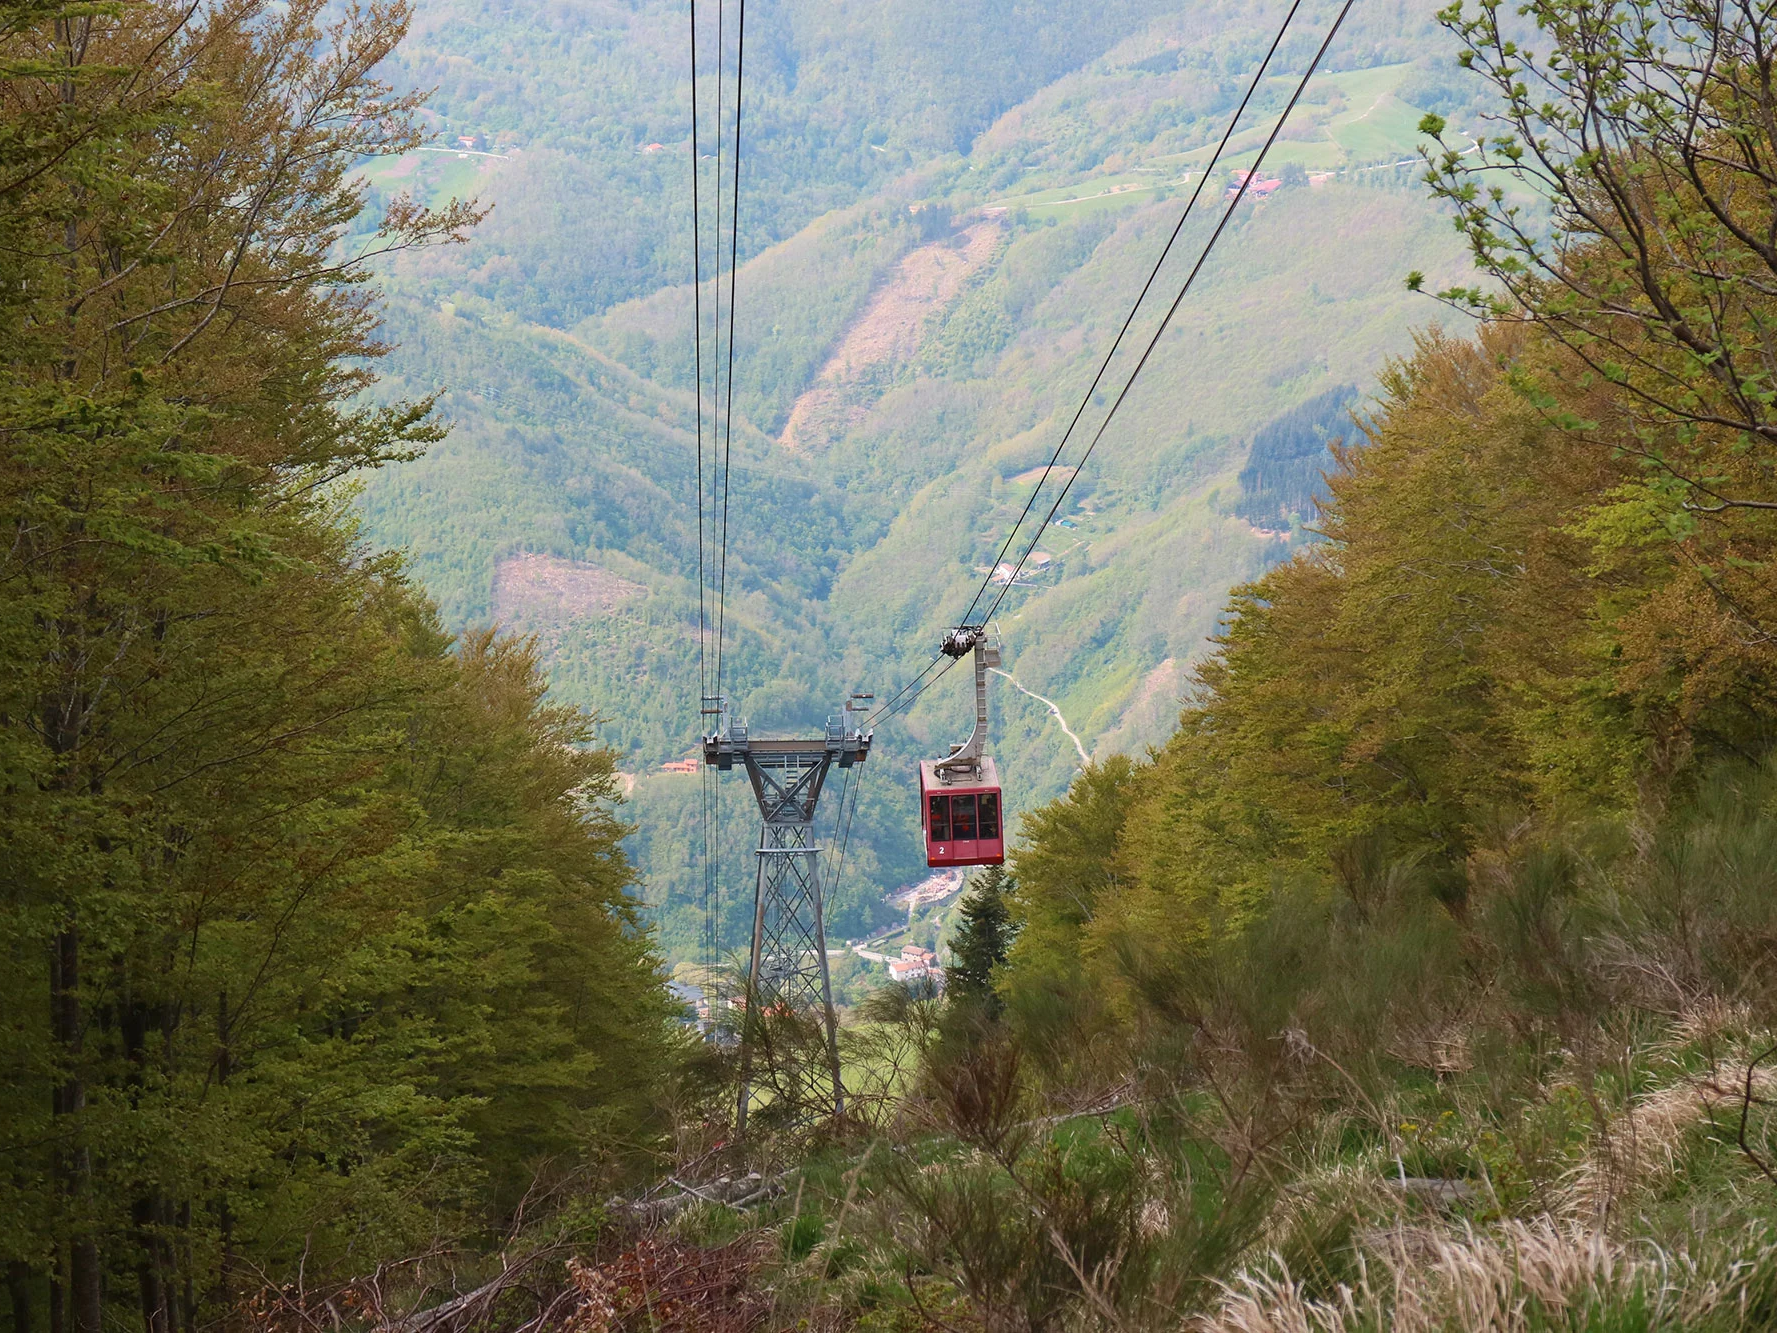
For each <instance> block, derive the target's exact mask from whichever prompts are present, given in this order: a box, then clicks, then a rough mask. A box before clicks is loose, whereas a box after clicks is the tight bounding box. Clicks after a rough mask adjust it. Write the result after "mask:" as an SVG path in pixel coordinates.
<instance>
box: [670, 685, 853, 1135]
mask: <svg viewBox="0 0 1777 1333" xmlns="http://www.w3.org/2000/svg"><path fill="white" fill-rule="evenodd" d="M868 698H869V696H867V695H854V696H852V698H851V699H850V700H849V701H848V702H847V703H846V705H845V711H844V714H843V716H842V717H841V718H839V719H838V720H832V721H829V722H828V723H827V728H826V733H825V734H824V735H823V736H820V737H818V738H814V739H808V740H803V739H779V738H766V737H755V736H750V735H749V734H748V732H747V726H746V723H745V722H734V721H731V720H730V719H729V717H728V713H727V710H726V708H725V706H724V705H723V704H722V703H721V702H719V701H713V702H715V703H716V707H715V708H714V709H712V710H710V711H713V712H716V713H717V714H718V716H719V717H720V723H719V725H718V728H717V730H716V731H715V732H713V733H712V734H710V735H707V736H705V737H704V738H703V761H704V763H706V764H710V765H712V766H714V767H715V768H716V769H717V770H718V771H720V772H724V773H725V772H727V771H729V770H730V769H732V768H733V767H734V766H735V765H736V764H737V763H738V764H739V765H741V766H742V767H743V768H744V769H745V770H746V774H747V780H748V781H749V782H751V783H752V786H753V796H754V798H755V799H756V800H757V801H758V803H759V846H758V849H757V851H756V852H755V856H754V859H755V860H756V861H757V862H758V865H757V870H756V874H755V878H754V883H753V944H752V950H751V954H750V961H749V966H748V969H747V978H746V997H745V1001H746V1009H745V1011H744V1013H743V1016H742V1019H741V1046H740V1064H741V1075H740V1100H739V1105H738V1107H737V1108H736V1113H735V1128H736V1132H737V1133H745V1131H746V1125H747V1112H748V1110H749V1109H750V1108H751V1103H752V1097H753V1087H752V1072H753V1070H752V1060H753V1056H754V1053H755V1051H754V1048H755V1046H756V1044H757V1042H758V1040H759V1035H760V1024H761V1021H762V1020H763V1019H765V1018H766V1017H768V1016H770V1015H773V1014H777V1013H787V1014H791V1015H797V1016H804V1017H806V1016H813V1017H814V1019H815V1021H816V1022H817V1023H818V1025H819V1027H820V1030H821V1035H822V1039H823V1045H824V1047H825V1058H824V1059H823V1060H822V1061H821V1062H820V1063H819V1064H813V1063H810V1062H809V1061H807V1060H806V1058H805V1056H804V1053H786V1054H788V1055H789V1057H790V1059H791V1060H792V1061H793V1063H792V1064H790V1065H789V1066H788V1067H784V1068H778V1069H776V1070H775V1071H774V1073H775V1074H776V1075H777V1077H778V1078H779V1079H780V1080H788V1083H789V1085H790V1086H789V1087H787V1088H786V1089H783V1090H785V1091H788V1092H790V1093H792V1094H793V1095H794V1096H796V1098H797V1099H798V1101H800V1102H801V1103H802V1104H804V1105H814V1104H823V1105H828V1106H831V1107H832V1109H833V1113H834V1114H836V1115H837V1114H841V1113H843V1112H844V1110H845V1087H844V1084H843V1083H842V1082H841V1081H840V1071H839V1040H838V1027H837V1022H836V1020H835V1018H834V1013H833V983H832V979H831V977H830V975H829V973H828V970H827V927H826V920H825V917H824V915H823V906H822V901H821V874H820V853H821V850H822V849H821V848H820V847H819V846H818V845H817V844H816V843H815V840H814V820H815V810H816V808H817V807H818V806H819V804H820V799H821V788H822V787H823V786H824V785H825V784H826V781H827V774H828V773H829V772H830V771H831V770H832V768H833V765H835V764H838V765H839V767H840V768H850V767H852V766H853V765H855V764H861V763H863V762H864V760H865V759H866V758H868V757H869V754H870V738H871V735H872V734H873V733H871V732H868V731H863V730H861V729H860V727H859V726H858V725H857V722H856V720H855V716H854V715H855V714H856V713H857V712H859V711H861V701H862V700H866V699H868ZM707 707H708V705H706V708H707Z"/></svg>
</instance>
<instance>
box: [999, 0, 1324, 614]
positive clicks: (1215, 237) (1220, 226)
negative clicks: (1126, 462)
mask: <svg viewBox="0 0 1777 1333" xmlns="http://www.w3.org/2000/svg"><path fill="white" fill-rule="evenodd" d="M1355 3H1356V0H1345V4H1344V5H1343V6H1342V7H1341V8H1340V10H1339V13H1338V16H1337V17H1335V18H1334V19H1333V26H1332V27H1331V28H1329V29H1327V35H1326V37H1325V39H1324V40H1322V42H1321V44H1320V49H1319V50H1317V51H1316V52H1315V53H1314V59H1313V60H1311V61H1309V62H1308V68H1307V69H1306V70H1304V71H1303V72H1302V77H1301V79H1300V80H1298V81H1297V83H1296V91H1295V92H1294V93H1292V94H1290V100H1289V104H1288V105H1287V106H1285V107H1284V109H1283V114H1282V115H1281V116H1279V117H1278V118H1277V124H1275V125H1273V126H1272V127H1271V133H1270V134H1269V135H1267V136H1266V138H1265V146H1264V147H1263V148H1261V149H1259V155H1258V157H1257V158H1255V159H1254V161H1253V165H1252V167H1251V169H1250V170H1249V171H1248V172H1247V173H1246V176H1245V177H1244V178H1243V179H1242V180H1241V182H1240V188H1239V189H1238V190H1236V191H1235V192H1234V197H1233V198H1232V199H1230V200H1229V201H1228V207H1227V208H1226V209H1224V210H1223V211H1222V220H1221V221H1220V222H1218V223H1217V224H1216V229H1215V231H1214V232H1213V233H1212V234H1211V235H1210V238H1209V240H1208V241H1206V242H1205V243H1204V246H1203V250H1202V253H1200V254H1199V255H1198V256H1197V262H1196V263H1195V264H1193V265H1192V266H1191V271H1190V272H1189V273H1188V274H1186V275H1185V281H1184V284H1183V285H1182V286H1181V287H1180V288H1179V291H1178V295H1177V296H1175V297H1173V298H1172V304H1171V305H1170V306H1168V307H1167V309H1166V315H1165V317H1164V318H1162V319H1161V321H1160V326H1159V327H1158V328H1156V329H1155V330H1154V336H1153V337H1151V338H1149V339H1148V345H1147V347H1146V348H1145V349H1143V351H1142V354H1141V359H1140V360H1139V361H1137V362H1136V363H1135V369H1134V370H1132V371H1130V372H1129V378H1128V379H1127V380H1125V381H1124V383H1123V388H1122V390H1121V391H1120V392H1119V393H1118V394H1117V397H1116V401H1115V402H1113V403H1112V404H1111V409H1110V411H1108V412H1106V413H1105V417H1104V420H1103V421H1101V422H1100V423H1099V425H1098V430H1097V431H1096V432H1094V434H1093V436H1092V442H1091V443H1090V444H1088V445H1087V446H1086V452H1085V453H1083V454H1081V455H1080V461H1079V463H1078V464H1077V465H1076V467H1075V469H1074V472H1073V475H1072V476H1070V477H1069V478H1068V479H1067V482H1066V484H1065V485H1063V486H1062V488H1061V493H1060V494H1059V495H1057V496H1056V497H1055V503H1054V504H1052V505H1050V506H1049V512H1048V514H1047V515H1046V516H1045V517H1044V519H1043V522H1042V523H1041V525H1040V526H1039V527H1038V528H1037V530H1036V533H1035V535H1033V536H1032V537H1031V539H1030V544H1029V545H1028V546H1026V547H1025V548H1024V554H1023V555H1021V556H1019V557H1018V564H1017V565H1016V566H1014V568H1013V570H1012V577H1011V578H1009V579H1007V580H1006V584H1005V587H1003V588H1001V589H1000V592H999V596H998V597H995V598H994V599H993V605H992V606H990V607H989V608H988V610H987V615H986V617H985V619H988V620H991V619H993V613H994V612H995V611H997V610H999V607H1000V603H1001V602H1003V601H1004V600H1005V599H1006V593H1007V592H1009V591H1010V590H1011V587H1012V582H1013V580H1014V579H1016V578H1017V577H1018V574H1019V572H1020V571H1021V570H1023V568H1024V562H1025V561H1026V560H1028V559H1030V555H1031V552H1032V551H1034V550H1036V546H1037V542H1038V541H1040V540H1041V539H1042V536H1043V533H1044V531H1046V530H1047V528H1048V526H1049V524H1050V523H1052V522H1054V521H1055V515H1056V514H1057V513H1059V512H1060V510H1061V504H1062V501H1064V500H1066V499H1067V493H1068V492H1069V491H1070V490H1072V489H1073V485H1074V482H1075V481H1076V480H1078V478H1079V475H1080V471H1081V469H1083V468H1084V467H1085V466H1086V462H1087V460H1088V459H1090V458H1091V457H1092V451H1093V450H1095V449H1097V448H1098V442H1099V441H1100V440H1102V439H1103V438H1104V433H1105V431H1106V429H1108V428H1109V426H1110V424H1111V421H1112V420H1113V419H1114V418H1115V417H1116V415H1117V409H1118V408H1120V407H1122V406H1123V400H1124V399H1125V398H1127V397H1128V396H1129V390H1130V389H1131V388H1133V387H1134V385H1135V381H1136V377H1137V376H1139V375H1140V374H1141V372H1142V367H1144V366H1146V365H1147V364H1148V358H1149V357H1150V356H1152V355H1153V354H1154V348H1155V347H1157V346H1159V344H1160V338H1161V336H1162V335H1163V334H1164V333H1165V332H1166V330H1167V327H1168V326H1169V325H1170V324H1171V323H1172V317H1173V316H1174V315H1176V314H1177V313H1178V308H1179V306H1180V305H1181V304H1182V303H1183V301H1184V299H1185V294H1186V293H1187V292H1189V291H1190V290H1191V284H1192V283H1194V282H1196V281H1197V275H1198V274H1199V273H1201V272H1202V271H1203V265H1204V264H1205V263H1206V262H1208V260H1209V256H1210V252H1211V251H1213V250H1214V249H1215V246H1216V242H1217V241H1219V240H1220V239H1221V237H1222V232H1223V231H1225V230H1226V229H1227V226H1228V223H1229V221H1230V220H1232V218H1233V217H1234V210H1235V209H1237V208H1239V207H1240V201H1241V200H1242V199H1244V198H1245V197H1246V191H1247V187H1248V186H1249V185H1251V184H1252V183H1253V181H1254V179H1255V178H1256V177H1257V176H1258V174H1259V168H1260V167H1262V166H1263V165H1264V164H1265V158H1266V157H1267V156H1268V155H1269V154H1270V152H1271V145H1272V144H1274V143H1276V142H1277V136H1278V135H1279V134H1280V133H1282V132H1283V127H1284V123H1285V122H1286V121H1287V120H1288V119H1289V117H1290V112H1292V111H1294V110H1295V109H1296V103H1297V102H1299V101H1300V100H1301V98H1302V94H1303V92H1304V91H1306V90H1307V87H1308V81H1309V80H1310V79H1312V78H1313V77H1314V72H1315V70H1317V69H1319V68H1320V62H1321V60H1322V59H1323V58H1325V56H1326V53H1327V48H1328V47H1330V46H1332V44H1333V38H1335V37H1336V36H1338V35H1339V28H1340V26H1341V25H1342V24H1343V23H1344V22H1345V16H1346V15H1347V14H1349V13H1350V12H1351V7H1352V5H1353V4H1355Z"/></svg>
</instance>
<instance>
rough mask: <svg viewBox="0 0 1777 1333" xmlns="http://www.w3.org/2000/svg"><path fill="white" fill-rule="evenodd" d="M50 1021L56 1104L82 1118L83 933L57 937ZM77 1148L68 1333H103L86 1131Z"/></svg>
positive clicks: (67, 1154)
mask: <svg viewBox="0 0 1777 1333" xmlns="http://www.w3.org/2000/svg"><path fill="white" fill-rule="evenodd" d="M50 987H51V996H50V1000H51V1015H52V1020H51V1021H52V1022H53V1023H54V1024H55V1028H56V1033H55V1035H56V1044H57V1046H59V1047H60V1049H61V1055H62V1059H63V1061H64V1067H65V1069H66V1076H65V1077H64V1078H63V1080H62V1085H61V1088H60V1089H59V1091H58V1095H57V1096H56V1099H55V1108H54V1109H55V1112H56V1114H57V1115H59V1116H79V1115H80V1113H81V1112H82V1111H84V1110H85V1109H86V1083H85V1082H84V1080H83V1079H82V1078H81V1073H80V1063H81V1045H82V1040H83V1037H82V1031H81V1027H82V1020H81V1012H80V929H79V927H78V926H75V925H72V924H70V925H69V926H67V927H66V928H65V929H64V930H63V931H62V933H61V934H60V935H59V936H57V937H56V947H55V959H54V966H53V967H52V968H51V970H50ZM73 1139H74V1146H73V1147H72V1148H70V1149H67V1150H65V1151H64V1152H63V1154H62V1170H61V1172H60V1174H61V1177H62V1195H63V1199H64V1201H65V1202H66V1203H67V1205H68V1212H69V1214H70V1217H71V1219H72V1221H73V1222H74V1227H75V1233H74V1239H73V1241H72V1243H71V1244H70V1245H69V1247H68V1295H67V1309H66V1311H65V1312H64V1317H65V1319H66V1320H67V1333H99V1324H100V1318H101V1310H102V1307H103V1297H102V1295H101V1291H100V1286H99V1245H98V1241H97V1240H96V1239H95V1238H94V1237H93V1235H92V1233H91V1231H90V1230H88V1229H87V1228H89V1227H90V1226H91V1219H90V1218H88V1217H86V1216H84V1214H85V1213H86V1210H87V1206H88V1204H89V1202H90V1200H91V1197H92V1179H93V1161H92V1149H90V1148H89V1147H88V1146H87V1144H86V1136H85V1132H84V1129H83V1128H82V1127H80V1126H79V1125H76V1126H75V1129H74V1135H73Z"/></svg>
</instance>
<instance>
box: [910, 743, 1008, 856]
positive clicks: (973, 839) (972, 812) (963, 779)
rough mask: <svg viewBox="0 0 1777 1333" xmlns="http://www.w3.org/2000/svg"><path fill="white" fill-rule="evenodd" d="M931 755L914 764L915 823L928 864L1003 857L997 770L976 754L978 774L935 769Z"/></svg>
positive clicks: (1003, 832) (936, 765) (1004, 842)
mask: <svg viewBox="0 0 1777 1333" xmlns="http://www.w3.org/2000/svg"><path fill="white" fill-rule="evenodd" d="M937 767H938V764H937V761H935V760H929V759H928V760H925V761H923V762H922V763H921V764H920V766H919V807H920V823H921V825H922V827H923V829H924V831H925V839H926V864H927V865H928V866H997V865H1000V864H1002V863H1003V862H1004V861H1005V859H1006V832H1005V825H1004V821H1003V819H1002V812H1001V805H1000V776H999V772H998V770H996V769H995V768H994V765H993V760H992V759H989V758H987V757H985V756H983V757H982V759H981V770H980V774H979V776H977V775H975V774H970V775H967V776H952V775H948V774H942V775H941V774H939V773H938V772H937Z"/></svg>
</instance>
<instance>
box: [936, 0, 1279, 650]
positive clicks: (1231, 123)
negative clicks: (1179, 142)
mask: <svg viewBox="0 0 1777 1333" xmlns="http://www.w3.org/2000/svg"><path fill="white" fill-rule="evenodd" d="M1301 7H1302V0H1294V3H1293V4H1291V5H1290V8H1289V12H1288V13H1287V14H1285V15H1284V16H1283V23H1282V24H1281V25H1280V26H1279V27H1278V29H1277V35H1276V36H1275V37H1273V38H1272V39H1271V45H1270V47H1269V48H1268V49H1267V50H1266V52H1265V58H1264V59H1263V60H1261V61H1260V62H1259V67H1258V69H1257V70H1255V71H1254V72H1253V77H1252V82H1251V83H1249V84H1247V86H1246V95H1245V96H1244V97H1242V98H1241V99H1240V105H1239V106H1237V107H1235V108H1234V114H1233V115H1232V116H1230V117H1229V119H1228V128H1227V130H1226V131H1224V132H1223V134H1222V139H1221V142H1220V143H1218V144H1217V145H1216V149H1215V152H1214V153H1213V154H1211V155H1210V159H1209V162H1208V164H1207V165H1206V166H1205V167H1204V168H1203V174H1202V175H1201V176H1200V177H1198V179H1197V188H1196V189H1194V190H1192V191H1191V197H1190V198H1189V199H1188V200H1186V201H1185V207H1184V211H1183V212H1181V213H1180V214H1179V219H1178V221H1177V222H1176V223H1174V224H1173V228H1172V234H1171V235H1170V236H1168V237H1167V238H1166V244H1165V245H1164V246H1163V247H1161V250H1160V255H1159V257H1158V258H1157V259H1155V260H1154V267H1153V268H1152V269H1150V270H1149V271H1148V280H1147V281H1146V282H1144V283H1143V284H1142V287H1141V293H1140V294H1139V295H1138V296H1137V297H1136V298H1135V303H1134V304H1133V305H1131V306H1130V307H1129V314H1128V315H1126V316H1125V317H1124V319H1123V327H1122V328H1120V329H1118V330H1117V336H1116V337H1115V338H1114V339H1112V340H1111V346H1110V350H1109V351H1107V352H1106V353H1105V354H1104V360H1103V361H1101V362H1099V365H1098V373H1097V374H1095V375H1094V376H1093V377H1092V383H1091V384H1089V385H1087V386H1086V392H1085V393H1084V394H1083V395H1081V397H1080V405H1079V406H1078V407H1076V408H1075V409H1074V415H1073V418H1072V419H1071V420H1070V421H1069V422H1068V423H1067V429H1066V430H1065V431H1063V432H1062V435H1061V442H1060V443H1059V444H1057V445H1056V446H1055V452H1054V453H1053V454H1051V455H1050V457H1049V461H1048V463H1047V464H1045V465H1044V467H1043V475H1042V476H1040V477H1038V478H1037V484H1036V485H1035V486H1033V487H1032V488H1031V492H1030V499H1028V500H1026V501H1025V502H1024V508H1023V510H1021V511H1020V512H1019V515H1018V520H1017V522H1015V523H1013V524H1012V527H1011V530H1010V531H1008V532H1007V533H1006V540H1005V541H1004V542H1002V543H1001V544H1000V550H999V554H998V555H996V556H995V557H994V558H993V561H992V563H991V564H989V565H988V567H987V574H986V576H985V577H984V578H983V579H982V580H981V586H980V587H979V588H977V589H975V595H974V597H972V598H971V599H970V600H969V609H968V610H967V611H965V612H963V618H962V619H961V620H959V621H958V622H957V623H958V624H959V625H967V624H970V623H972V622H971V621H970V619H969V617H970V616H972V615H974V614H975V607H976V606H977V605H978V604H979V603H980V601H981V594H982V593H984V592H986V591H987V588H988V585H989V584H990V583H991V582H992V581H993V576H994V573H995V571H996V570H998V569H999V567H1000V562H1001V561H1002V560H1004V559H1005V558H1006V552H1007V551H1009V550H1011V549H1012V541H1013V539H1014V538H1015V537H1016V536H1017V535H1018V529H1019V528H1021V527H1022V526H1023V525H1024V520H1025V519H1026V518H1028V517H1029V516H1030V511H1031V507H1032V506H1033V505H1035V504H1036V502H1037V496H1039V495H1040V494H1042V491H1043V487H1044V486H1045V485H1047V484H1048V481H1049V474H1050V472H1051V471H1053V470H1054V468H1055V465H1056V463H1057V462H1058V461H1059V460H1060V458H1061V454H1062V451H1063V450H1065V449H1066V448H1067V442H1068V441H1069V440H1070V439H1072V438H1073V434H1074V428H1075V427H1076V426H1078V425H1079V424H1080V418H1081V417H1082V416H1084V415H1085V413H1086V408H1087V406H1088V405H1089V404H1090V403H1091V402H1092V395H1093V394H1095V393H1097V392H1098V386H1099V383H1100V381H1102V380H1103V379H1104V376H1105V372H1106V371H1108V370H1109V369H1110V368H1111V360H1112V359H1113V358H1114V357H1115V356H1116V355H1117V351H1118V349H1119V348H1121V347H1122V346H1123V339H1124V337H1125V336H1127V334H1128V333H1129V328H1130V325H1132V324H1134V323H1135V316H1136V314H1137V312H1139V311H1140V310H1141V308H1142V303H1143V302H1145V301H1146V300H1147V299H1148V292H1149V291H1150V290H1151V289H1152V288H1153V286H1154V281H1155V279H1157V278H1158V277H1159V276H1160V270H1161V269H1162V268H1164V267H1165V265H1166V260H1167V257H1168V256H1169V255H1171V254H1172V247H1173V245H1174V244H1175V243H1176V242H1177V241H1178V238H1179V233H1181V232H1182V231H1184V229H1185V223H1186V222H1187V221H1189V220H1190V217H1191V212H1192V210H1193V209H1195V208H1196V207H1197V200H1198V198H1199V197H1200V196H1201V195H1202V193H1203V187H1204V186H1205V185H1206V184H1207V183H1208V182H1209V180H1210V178H1211V177H1212V176H1213V175H1214V174H1215V169H1216V166H1217V165H1218V164H1219V163H1220V162H1221V160H1222V154H1223V152H1225V151H1226V149H1227V147H1228V141H1229V140H1230V139H1232V138H1233V137H1234V131H1235V130H1236V129H1237V128H1238V127H1239V125H1240V118H1241V117H1242V116H1243V115H1245V114H1246V108H1247V104H1248V103H1249V102H1251V101H1252V99H1253V94H1255V93H1256V92H1258V90H1259V84H1260V83H1262V82H1263V81H1264V78H1265V71H1266V70H1267V69H1269V68H1270V67H1271V60H1272V57H1274V56H1275V55H1276V54H1277V48H1278V47H1279V46H1281V45H1282V44H1283V39H1284V36H1285V35H1286V34H1287V33H1288V32H1289V28H1290V24H1291V23H1292V22H1294V21H1295V17H1296V11H1297V10H1298V9H1300V8H1301ZM1286 114H1287V113H1286Z"/></svg>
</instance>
